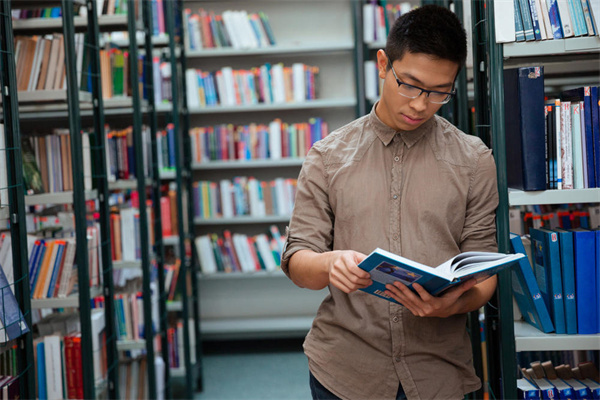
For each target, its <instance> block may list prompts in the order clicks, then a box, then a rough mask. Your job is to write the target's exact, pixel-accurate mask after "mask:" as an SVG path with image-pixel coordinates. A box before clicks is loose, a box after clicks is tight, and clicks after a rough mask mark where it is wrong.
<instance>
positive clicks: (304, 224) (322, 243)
mask: <svg viewBox="0 0 600 400" xmlns="http://www.w3.org/2000/svg"><path fill="white" fill-rule="evenodd" d="M319 148H320V146H319V145H318V143H317V144H315V145H314V146H313V147H312V148H311V149H310V151H309V152H308V155H307V156H306V159H305V160H304V163H303V165H302V170H301V171H300V175H299V177H298V185H297V190H296V199H295V202H294V211H293V212H292V218H291V220H290V225H289V227H288V228H287V229H286V243H285V247H284V250H283V254H282V255H281V269H282V270H283V272H285V274H286V275H287V276H288V277H289V265H288V264H289V260H290V258H291V257H292V255H293V254H294V253H296V252H297V251H298V250H305V249H307V250H312V251H314V252H317V253H324V252H326V251H329V250H331V249H332V242H333V218H334V217H333V212H332V210H331V205H330V203H329V192H328V184H327V171H326V169H325V165H324V163H323V154H322V152H321V150H320V149H319Z"/></svg>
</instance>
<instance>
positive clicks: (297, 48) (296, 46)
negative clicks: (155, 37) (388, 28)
mask: <svg viewBox="0 0 600 400" xmlns="http://www.w3.org/2000/svg"><path fill="white" fill-rule="evenodd" d="M352 49H354V43H352V42H351V41H345V42H339V43H335V42H328V43H323V42H317V43H293V44H278V45H276V46H271V47H261V48H257V49H243V50H240V49H232V48H219V49H204V50H186V57H187V58H206V57H236V56H259V55H267V54H269V55H270V54H277V55H293V54H304V53H323V52H326V53H331V52H334V51H350V50H352Z"/></svg>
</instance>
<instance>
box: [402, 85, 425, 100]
mask: <svg viewBox="0 0 600 400" xmlns="http://www.w3.org/2000/svg"><path fill="white" fill-rule="evenodd" d="M398 94H401V95H402V96H404V97H409V98H411V99H415V98H417V97H419V95H420V94H421V89H419V88H418V87H414V86H411V85H408V84H406V83H403V84H402V85H400V86H399V87H398Z"/></svg>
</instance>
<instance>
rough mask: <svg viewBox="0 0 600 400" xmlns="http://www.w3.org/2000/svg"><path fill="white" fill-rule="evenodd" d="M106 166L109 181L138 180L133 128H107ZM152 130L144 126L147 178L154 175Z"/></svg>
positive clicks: (144, 155)
mask: <svg viewBox="0 0 600 400" xmlns="http://www.w3.org/2000/svg"><path fill="white" fill-rule="evenodd" d="M105 132H106V135H105V138H106V142H105V147H106V166H107V173H108V177H107V179H108V181H109V182H115V181H117V180H121V179H136V171H135V150H134V146H133V128H132V127H127V128H125V129H120V130H113V129H110V128H109V126H108V125H106V127H105ZM150 135H151V133H150V128H149V127H148V126H145V125H144V126H142V135H141V136H142V143H143V144H142V148H143V154H142V157H143V160H144V174H145V176H151V175H152V140H151V137H150Z"/></svg>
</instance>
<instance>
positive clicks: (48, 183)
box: [21, 129, 92, 194]
mask: <svg viewBox="0 0 600 400" xmlns="http://www.w3.org/2000/svg"><path fill="white" fill-rule="evenodd" d="M81 139H82V143H83V145H82V150H83V152H82V155H83V171H82V172H83V183H84V187H85V190H91V189H92V156H91V148H90V135H89V134H88V133H86V132H84V133H83V134H82V135H81ZM21 149H22V154H23V178H24V181H25V186H26V188H27V193H28V194H35V193H58V192H63V191H70V190H73V171H72V159H71V158H72V155H71V143H70V137H69V131H68V129H54V130H53V132H52V134H51V135H36V136H32V137H29V138H22V140H21Z"/></svg>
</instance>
